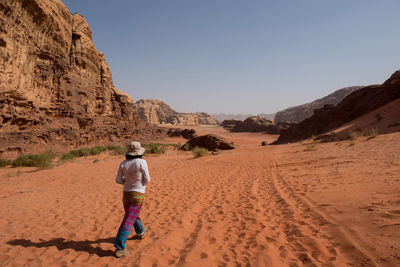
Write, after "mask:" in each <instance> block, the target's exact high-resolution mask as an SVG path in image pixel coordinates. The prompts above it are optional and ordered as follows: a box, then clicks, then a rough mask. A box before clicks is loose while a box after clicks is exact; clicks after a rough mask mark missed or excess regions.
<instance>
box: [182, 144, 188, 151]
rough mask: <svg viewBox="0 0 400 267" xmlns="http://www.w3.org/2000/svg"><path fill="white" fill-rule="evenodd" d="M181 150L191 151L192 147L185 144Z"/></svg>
mask: <svg viewBox="0 0 400 267" xmlns="http://www.w3.org/2000/svg"><path fill="white" fill-rule="evenodd" d="M181 150H183V151H189V150H190V145H189V144H188V143H186V144H184V145H183V146H182V147H181Z"/></svg>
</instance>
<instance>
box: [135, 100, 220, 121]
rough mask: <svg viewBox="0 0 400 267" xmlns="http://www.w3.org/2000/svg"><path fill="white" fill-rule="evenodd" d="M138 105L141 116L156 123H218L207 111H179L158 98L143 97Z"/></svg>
mask: <svg viewBox="0 0 400 267" xmlns="http://www.w3.org/2000/svg"><path fill="white" fill-rule="evenodd" d="M136 106H137V109H138V111H139V115H140V117H141V118H142V119H143V120H144V121H146V122H148V123H150V124H154V125H162V124H172V125H176V126H197V125H216V124H217V122H216V121H215V120H214V119H213V118H212V117H211V116H210V115H208V114H207V113H203V112H196V113H179V112H176V111H175V110H173V109H172V108H171V107H170V106H169V105H167V104H166V103H164V102H163V101H160V100H158V99H141V100H138V101H137V102H136Z"/></svg>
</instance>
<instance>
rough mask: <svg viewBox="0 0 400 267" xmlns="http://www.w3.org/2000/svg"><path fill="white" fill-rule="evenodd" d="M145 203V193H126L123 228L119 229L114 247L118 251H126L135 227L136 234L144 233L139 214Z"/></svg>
mask: <svg viewBox="0 0 400 267" xmlns="http://www.w3.org/2000/svg"><path fill="white" fill-rule="evenodd" d="M143 202H144V194H143V193H139V192H126V191H124V196H123V203H124V209H125V216H124V219H123V220H122V223H121V226H120V227H119V229H118V234H117V237H116V238H115V242H114V246H115V247H116V248H117V249H125V243H126V240H127V239H128V236H129V234H130V232H131V230H132V227H133V226H134V227H135V232H136V233H137V234H141V233H143V226H142V222H141V221H140V218H139V213H140V210H141V209H142V205H143Z"/></svg>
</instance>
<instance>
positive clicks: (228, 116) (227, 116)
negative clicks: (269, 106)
mask: <svg viewBox="0 0 400 267" xmlns="http://www.w3.org/2000/svg"><path fill="white" fill-rule="evenodd" d="M211 116H212V117H213V118H214V119H215V120H217V121H220V122H222V121H224V120H242V121H243V120H245V119H247V118H249V117H253V116H258V117H261V118H265V119H269V120H273V119H274V116H275V113H271V114H266V113H260V114H241V113H237V114H226V113H217V114H211Z"/></svg>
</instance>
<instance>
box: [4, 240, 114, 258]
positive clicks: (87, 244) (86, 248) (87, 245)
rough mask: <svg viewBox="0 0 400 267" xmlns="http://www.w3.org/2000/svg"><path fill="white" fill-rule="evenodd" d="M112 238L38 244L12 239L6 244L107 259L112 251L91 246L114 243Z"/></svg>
mask: <svg viewBox="0 0 400 267" xmlns="http://www.w3.org/2000/svg"><path fill="white" fill-rule="evenodd" d="M114 239H115V238H114V237H112V238H101V239H98V240H94V241H90V240H85V241H65V239H64V238H55V239H51V240H49V241H44V240H41V241H39V242H32V241H31V240H27V239H14V240H11V241H8V242H7V244H9V245H13V246H22V247H25V248H27V247H37V248H47V247H56V248H57V249H58V250H64V249H73V250H75V251H83V252H87V253H89V254H96V255H97V256H99V257H108V256H114V251H112V250H104V249H102V248H100V247H94V246H92V244H98V243H111V244H113V243H114Z"/></svg>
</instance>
